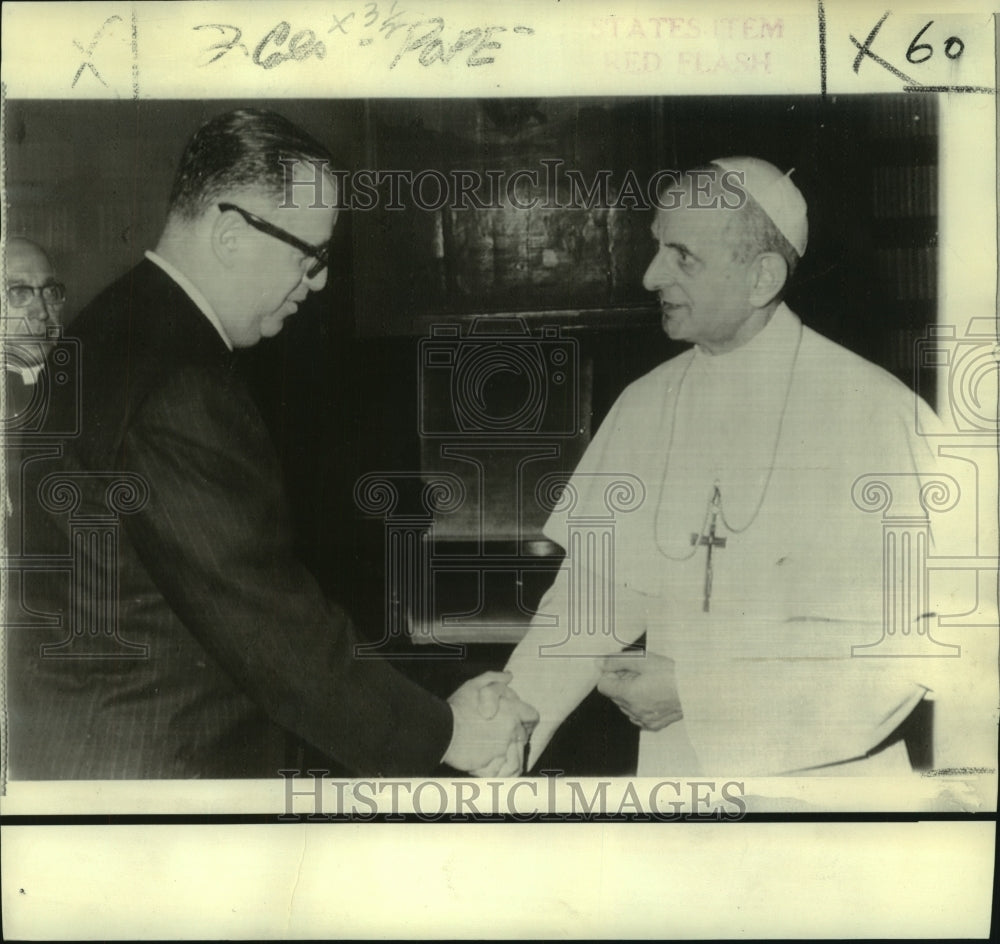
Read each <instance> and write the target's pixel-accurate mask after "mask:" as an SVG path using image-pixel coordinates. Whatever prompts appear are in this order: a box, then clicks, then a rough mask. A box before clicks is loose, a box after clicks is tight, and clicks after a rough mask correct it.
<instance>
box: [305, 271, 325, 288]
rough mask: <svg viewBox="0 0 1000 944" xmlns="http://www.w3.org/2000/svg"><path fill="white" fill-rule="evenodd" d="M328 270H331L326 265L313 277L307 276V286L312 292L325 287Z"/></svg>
mask: <svg viewBox="0 0 1000 944" xmlns="http://www.w3.org/2000/svg"><path fill="white" fill-rule="evenodd" d="M328 271H329V270H328V269H327V268H326V267H324V268H322V269H320V270H319V272H317V273H316V274H315V275H314V276H313V277H312V278H309V276H308V275H307V276H306V278H305V282H306V287H307V288H308V289H309V291H310V292H318V291H320V289H322V288H323V286H324V285H326V276H327V273H328Z"/></svg>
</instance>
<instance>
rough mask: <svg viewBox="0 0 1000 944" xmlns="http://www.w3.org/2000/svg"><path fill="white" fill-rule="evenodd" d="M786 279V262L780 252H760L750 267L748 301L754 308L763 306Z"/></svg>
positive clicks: (767, 303)
mask: <svg viewBox="0 0 1000 944" xmlns="http://www.w3.org/2000/svg"><path fill="white" fill-rule="evenodd" d="M786 281H788V263H787V262H786V261H785V260H784V258H783V257H782V256H781V254H780V253H777V252H762V253H761V254H760V255H759V256H757V258H756V259H754V261H753V265H752V266H751V267H750V303H751V304H752V305H753V306H754V308H764V307H766V306H767V305H769V304H770V303H771V302H772V301H774V298H775V296H776V295H777V294H778V293H779V292H780V291H781V290H782V289H783V288H784V287H785V282H786Z"/></svg>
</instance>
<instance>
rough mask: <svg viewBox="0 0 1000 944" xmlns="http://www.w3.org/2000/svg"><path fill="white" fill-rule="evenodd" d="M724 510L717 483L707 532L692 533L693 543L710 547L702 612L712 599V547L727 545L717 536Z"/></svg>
mask: <svg viewBox="0 0 1000 944" xmlns="http://www.w3.org/2000/svg"><path fill="white" fill-rule="evenodd" d="M721 510H722V493H721V492H720V491H719V486H718V484H716V486H715V491H714V492H713V494H712V501H711V503H710V505H709V518H708V529H707V533H705V534H692V535H691V543H692V544H693V545H695V546H697V545H699V544H704V545H706V546H707V547H708V554H707V556H706V557H705V602H704V603H703V604H702V607H701V609H702V612H704V613H707V612H708V610H709V601H710V600H711V599H712V549H713V548H716V547H720V548H721V547H725V546H726V539H725V538H718V537H716V536H715V529H716V525H717V523H718V520H719V512H720V511H721Z"/></svg>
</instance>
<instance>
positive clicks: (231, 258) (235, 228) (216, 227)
mask: <svg viewBox="0 0 1000 944" xmlns="http://www.w3.org/2000/svg"><path fill="white" fill-rule="evenodd" d="M209 212H212V211H209ZM214 212H216V217H215V220H214V221H213V222H212V228H211V240H212V252H213V254H214V255H215V257H216V259H218V260H219V262H220V263H221V264H222V265H223V266H225V267H226V268H227V269H228V268H231V267H232V266H233V265H235V263H236V256H237V253H238V252H239V250H240V248H241V246H242V244H243V241H244V239H245V237H246V230H247V224H246V223H245V222H244V221H243V218H242V217H241V216H240V215H239V213H237V212H236V211H235V210H229V211H228V212H225V213H223V212H222V211H221V210H216V211H214Z"/></svg>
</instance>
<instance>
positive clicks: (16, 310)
mask: <svg viewBox="0 0 1000 944" xmlns="http://www.w3.org/2000/svg"><path fill="white" fill-rule="evenodd" d="M4 263H5V264H4V282H5V286H4V287H5V291H6V293H7V311H6V317H5V318H4V319H3V351H4V353H3V365H4V381H5V383H6V388H7V400H6V407H5V410H4V417H5V419H7V420H12V421H14V422H13V426H16V425H17V424H16V419H17V417H19V416H21V415H22V414H23V413H24V411H25V410H27V409H28V408H29V407H30V406H31V404H32V401H33V400H34V398H35V397H34V395H35V391H36V390H38V389H39V388H38V382H39V379H40V377H41V373H42V371H43V370H44V369H45V361H46V358H47V357H48V356H49V354H50V353H51V351H52V348H53V346H54V345H55V343H56V339H55V337H54V336H53V335H54V332H52V331H51V328H52V327H53V326H56V327H58V326H59V325H61V324H62V317H63V311H64V309H65V306H66V287H65V286H64V285H63V284H62V282H60V281H59V280H58V279H57V278H56V273H55V269H54V268H53V266H52V262H51V260H50V259H49V257H48V255H47V254H46V252H45V250H44V249H42V247H41V246H39V245H38V244H37V243H34V242H32V241H31V240H30V239H25V238H24V237H23V236H15V237H14V238H13V239H11V240H9V241H8V243H7V247H6V253H5V260H4ZM8 428H11V427H10V426H9V427H8Z"/></svg>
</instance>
